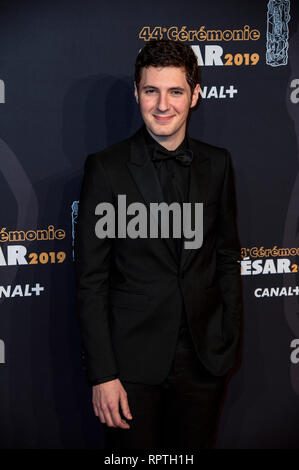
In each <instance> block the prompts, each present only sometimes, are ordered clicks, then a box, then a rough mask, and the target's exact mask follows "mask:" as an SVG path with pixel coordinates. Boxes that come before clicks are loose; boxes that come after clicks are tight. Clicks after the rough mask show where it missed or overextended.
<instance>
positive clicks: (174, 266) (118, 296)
mask: <svg viewBox="0 0 299 470" xmlns="http://www.w3.org/2000/svg"><path fill="white" fill-rule="evenodd" d="M190 145H191V150H192V151H193V154H194V159H193V162H192V165H191V169H190V189H189V198H188V201H187V202H203V203H204V205H203V244H202V246H201V247H200V248H198V249H195V250H194V249H185V248H183V250H182V254H181V258H180V259H178V257H177V255H176V251H175V247H174V244H173V240H170V239H166V238H156V239H153V238H137V239H132V238H129V237H127V238H115V239H109V238H106V239H100V238H98V237H97V236H96V235H95V225H96V222H97V221H98V220H99V216H97V215H95V207H96V206H97V204H98V203H99V202H110V203H112V204H113V205H114V206H115V207H116V206H117V196H118V195H119V194H125V195H126V197H127V205H129V204H130V203H132V202H142V203H145V204H146V205H147V206H148V207H149V203H151V202H162V201H163V194H162V190H161V187H160V183H159V180H158V177H157V174H156V172H155V168H154V165H153V162H152V161H151V156H150V154H149V151H148V148H147V146H146V145H145V141H144V136H143V133H142V130H139V131H138V132H137V133H136V134H135V135H134V136H133V137H130V138H129V139H127V140H125V141H123V142H120V143H118V144H115V145H113V146H111V147H109V148H107V149H106V150H103V151H101V152H98V153H96V154H92V155H90V156H88V157H87V160H86V163H85V172H84V178H83V183H82V189H81V195H80V203H79V213H78V220H77V229H76V237H75V265H76V275H77V286H78V313H79V322H80V329H81V333H82V343H83V351H84V361H85V364H86V371H87V377H88V381H89V382H90V383H91V384H96V383H98V381H99V380H101V378H103V377H106V376H112V375H113V374H117V376H118V377H119V378H120V379H125V380H128V381H133V382H141V383H146V384H158V383H161V382H162V381H163V380H164V379H165V378H166V376H167V374H168V372H169V369H170V366H171V361H172V358H173V356H174V350H175V346H176V341H177V335H178V330H179V323H180V315H181V312H182V309H183V304H185V310H186V315H187V319H188V324H189V327H190V331H191V335H192V338H193V342H194V345H195V348H196V351H197V353H198V356H199V358H200V360H201V361H202V363H203V364H204V366H205V367H206V368H207V369H208V370H210V372H212V373H213V374H214V375H217V376H220V375H224V374H226V373H227V372H228V371H229V370H230V369H231V368H232V367H233V366H234V364H235V362H236V358H237V352H238V345H239V338H240V317H241V311H242V307H241V279H240V244H239V239H238V234H237V225H236V202H235V190H234V183H233V173H232V165H231V160H230V157H229V154H228V152H227V150H225V149H221V148H218V147H214V146H211V145H208V144H205V143H203V142H200V141H198V140H195V139H190Z"/></svg>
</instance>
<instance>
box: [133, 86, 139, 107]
mask: <svg viewBox="0 0 299 470" xmlns="http://www.w3.org/2000/svg"><path fill="white" fill-rule="evenodd" d="M134 95H135V99H136V103H137V104H139V99H138V90H137V86H136V82H134Z"/></svg>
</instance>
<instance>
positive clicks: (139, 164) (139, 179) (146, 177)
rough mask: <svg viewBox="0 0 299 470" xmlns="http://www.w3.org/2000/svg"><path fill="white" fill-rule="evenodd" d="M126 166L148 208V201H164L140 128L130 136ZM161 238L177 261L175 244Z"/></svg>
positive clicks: (153, 215) (149, 207)
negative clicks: (128, 156)
mask: <svg viewBox="0 0 299 470" xmlns="http://www.w3.org/2000/svg"><path fill="white" fill-rule="evenodd" d="M127 166H128V169H129V171H130V172H131V175H132V177H133V179H134V181H135V183H136V185H137V186H138V189H139V191H140V193H141V194H142V197H143V199H144V201H145V203H146V205H147V206H148V209H149V210H151V206H150V203H152V202H156V203H160V202H165V201H164V196H163V192H162V189H161V185H160V181H159V178H158V176H157V173H156V170H155V167H154V165H153V163H152V160H151V156H150V153H149V149H148V147H147V145H146V142H145V140H144V137H143V131H142V128H141V129H139V131H138V132H137V133H136V134H135V135H134V136H133V138H132V142H131V155H130V160H129V161H128V162H127ZM151 214H152V217H153V218H154V219H155V214H154V213H153V212H152V210H151ZM157 222H158V224H159V228H160V229H161V224H160V221H159V219H158V220H157ZM163 240H164V242H165V243H166V245H167V247H168V249H169V250H170V252H171V254H172V255H173V256H174V257H175V260H176V262H177V261H178V258H177V253H176V251H175V246H174V244H173V243H172V240H170V239H169V238H163Z"/></svg>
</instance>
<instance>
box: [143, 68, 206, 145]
mask: <svg viewBox="0 0 299 470" xmlns="http://www.w3.org/2000/svg"><path fill="white" fill-rule="evenodd" d="M198 94H199V85H197V86H196V87H195V89H194V92H193V95H192V96H191V90H190V86H189V84H188V82H187V80H186V72H185V69H184V68H180V67H148V68H143V69H142V70H141V79H140V82H139V85H138V90H137V88H136V84H135V97H136V101H137V103H139V105H140V111H141V114H142V117H143V120H144V123H145V125H146V128H147V130H148V131H149V132H150V134H152V136H153V137H154V138H155V139H156V140H157V141H158V142H160V143H161V144H162V145H163V144H165V147H166V146H167V147H168V148H169V149H170V150H171V149H172V148H175V147H176V146H177V145H179V144H180V143H181V142H182V140H183V139H184V136H185V131H186V123H187V117H188V114H189V110H190V108H192V107H193V106H195V105H196V103H197V100H198Z"/></svg>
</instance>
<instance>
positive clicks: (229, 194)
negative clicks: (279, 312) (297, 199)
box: [216, 150, 242, 342]
mask: <svg viewBox="0 0 299 470" xmlns="http://www.w3.org/2000/svg"><path fill="white" fill-rule="evenodd" d="M236 218H237V205H236V191H235V186H234V177H233V168H232V162H231V157H230V154H229V153H228V151H227V150H225V170H224V177H223V185H222V191H221V195H220V201H219V214H218V227H217V240H216V253H217V255H216V256H217V258H216V259H217V278H218V284H219V286H220V290H221V295H222V301H223V307H224V316H223V330H224V334H225V336H226V337H227V338H228V339H229V338H231V339H234V340H235V341H236V342H237V339H238V336H239V333H240V324H241V315H242V284H241V263H240V262H241V246H240V241H239V236H238V228H237V220H236Z"/></svg>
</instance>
